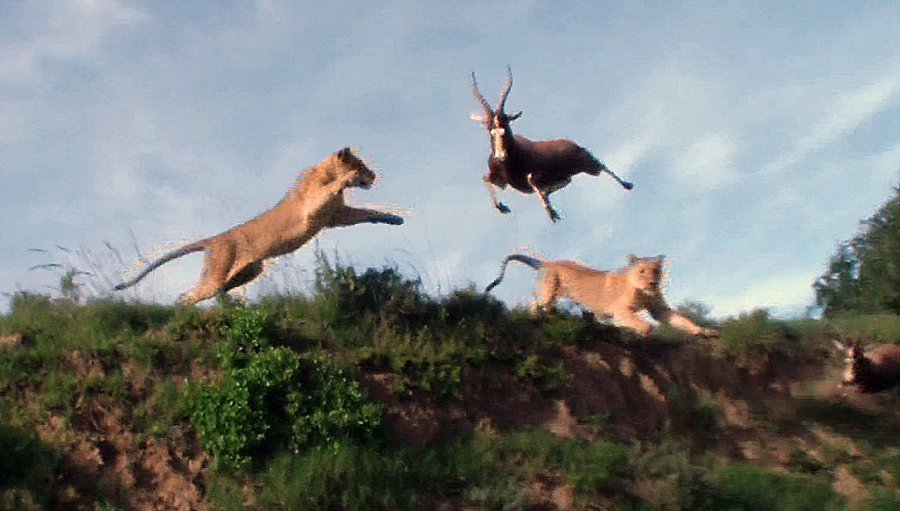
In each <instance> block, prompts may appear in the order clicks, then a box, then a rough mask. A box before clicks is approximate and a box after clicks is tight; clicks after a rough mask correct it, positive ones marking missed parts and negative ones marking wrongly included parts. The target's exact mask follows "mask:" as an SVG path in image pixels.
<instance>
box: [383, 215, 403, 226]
mask: <svg viewBox="0 0 900 511" xmlns="http://www.w3.org/2000/svg"><path fill="white" fill-rule="evenodd" d="M380 222H381V223H383V224H388V225H403V217H401V216H397V215H387V216H385V217H384V218H382V219H381V220H380Z"/></svg>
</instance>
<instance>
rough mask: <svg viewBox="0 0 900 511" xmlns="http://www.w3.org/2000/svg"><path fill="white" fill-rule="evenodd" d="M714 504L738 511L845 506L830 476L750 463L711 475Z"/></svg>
mask: <svg viewBox="0 0 900 511" xmlns="http://www.w3.org/2000/svg"><path fill="white" fill-rule="evenodd" d="M709 483H710V491H711V492H712V497H713V502H714V503H713V504H712V505H711V506H709V507H708V508H707V509H710V510H718V509H729V510H735V511H738V510H740V511H757V510H758V511H823V510H838V509H843V502H842V500H843V499H841V498H840V496H839V495H838V494H837V493H835V491H834V489H832V488H831V485H830V484H829V482H828V481H827V480H826V479H823V478H818V477H812V476H803V475H794V474H784V473H781V472H778V471H776V470H774V469H771V468H767V467H759V466H755V465H750V464H746V463H735V464H731V465H724V466H720V467H718V468H716V469H714V470H713V471H712V473H711V474H710V475H709Z"/></svg>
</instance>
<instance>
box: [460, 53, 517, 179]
mask: <svg viewBox="0 0 900 511" xmlns="http://www.w3.org/2000/svg"><path fill="white" fill-rule="evenodd" d="M510 89H512V70H511V69H510V68H509V66H507V68H506V83H505V84H504V85H503V90H501V91H500V100H499V101H497V108H496V109H493V108H491V105H490V103H488V102H487V100H486V99H484V96H482V95H481V91H479V90H478V82H477V81H475V73H474V72H473V73H472V93H473V94H474V95H475V99H477V100H478V102H479V103H480V104H481V108H482V109H483V110H484V113H483V114H472V116H471V117H472V119H473V120H476V121H478V122H481V123H483V124H484V126H485V127H486V128H487V130H488V133H490V134H491V157H493V158H496V159H498V160H500V161H503V160H505V159H506V156H507V154H508V151H507V147H506V142H505V140H506V138H504V137H506V135H507V134H510V135H512V130H511V129H510V127H509V123H510V122H512V121H515V120H516V119H518V118H519V117H520V116H521V115H522V112H521V111H519V112H516V113H514V114H512V115H507V114H506V112H504V111H503V106H504V105H505V104H506V97H507V96H509V91H510Z"/></svg>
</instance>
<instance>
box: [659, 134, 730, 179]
mask: <svg viewBox="0 0 900 511" xmlns="http://www.w3.org/2000/svg"><path fill="white" fill-rule="evenodd" d="M736 152H737V148H736V145H735V143H734V142H733V141H732V140H731V138H730V137H729V136H727V135H723V134H719V133H716V134H712V135H708V136H706V137H704V138H702V139H700V140H698V141H697V142H695V143H694V144H692V145H691V146H690V147H688V148H687V149H686V150H685V151H683V152H682V153H681V154H680V155H678V156H677V159H676V161H675V165H674V166H673V167H672V175H673V177H674V178H675V179H677V180H678V181H679V182H681V183H683V185H684V186H685V187H687V188H690V189H699V190H700V191H707V190H711V189H716V188H721V187H723V186H725V185H728V184H730V183H732V182H733V181H734V178H735V173H734V170H733V169H734V157H735V154H736Z"/></svg>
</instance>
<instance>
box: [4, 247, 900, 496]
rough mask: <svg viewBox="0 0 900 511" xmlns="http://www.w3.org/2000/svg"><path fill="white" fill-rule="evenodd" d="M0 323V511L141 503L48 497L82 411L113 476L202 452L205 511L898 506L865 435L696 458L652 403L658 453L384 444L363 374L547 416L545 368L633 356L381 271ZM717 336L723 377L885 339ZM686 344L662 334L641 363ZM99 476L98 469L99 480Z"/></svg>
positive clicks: (90, 487) (413, 397)
mask: <svg viewBox="0 0 900 511" xmlns="http://www.w3.org/2000/svg"><path fill="white" fill-rule="evenodd" d="M11 305H12V307H11V312H10V313H9V314H7V315H5V316H2V317H0V333H3V334H6V333H12V332H18V333H22V334H25V337H26V338H27V339H28V342H27V344H26V345H24V346H12V347H7V348H3V349H0V459H3V460H17V462H16V463H15V464H4V465H3V469H2V470H0V509H57V508H63V507H66V506H69V508H71V509H126V508H130V507H134V505H133V504H132V501H130V500H129V497H128V494H129V492H132V491H133V490H134V489H135V488H137V487H138V485H139V482H134V483H127V482H126V483H123V482H121V480H116V481H118V482H116V483H115V484H113V483H108V484H107V483H105V482H104V481H106V479H104V477H106V476H104V475H103V473H102V472H101V474H100V476H98V478H97V481H94V482H91V481H75V482H69V481H68V480H67V479H66V478H67V474H69V473H71V472H72V471H73V470H74V469H73V467H72V466H71V463H72V453H73V452H75V451H74V450H73V449H74V448H73V445H76V444H77V442H78V441H82V440H85V438H87V437H84V438H83V436H79V435H81V434H82V433H81V432H83V431H88V432H92V433H91V435H93V436H90V438H87V440H90V441H91V442H95V441H97V440H96V438H95V437H98V433H97V432H96V430H94V429H91V428H96V427H98V426H96V424H95V423H97V422H98V420H97V419H96V417H94V418H91V417H88V418H86V416H87V415H88V414H87V411H88V410H98V409H100V410H105V411H110V415H111V416H113V417H115V421H114V422H115V423H116V424H117V425H118V424H119V423H121V425H122V427H121V428H119V429H121V430H124V431H126V432H127V434H128V435H131V436H127V438H128V439H129V441H130V442H131V443H133V444H134V445H135V446H136V447H135V449H136V451H135V452H137V454H133V459H137V460H140V457H139V456H140V452H138V450H139V449H141V448H144V447H140V446H148V445H150V446H152V445H156V444H161V443H164V444H165V445H168V447H169V450H170V451H179V450H180V451H179V452H181V451H184V452H185V453H188V454H185V456H192V458H191V459H195V460H198V463H201V462H203V461H202V460H203V459H204V458H203V456H205V455H203V454H201V453H199V452H195V451H196V449H194V448H193V447H192V446H193V445H195V444H199V445H200V446H202V447H203V451H204V452H205V453H207V454H208V455H209V456H210V458H211V462H210V463H209V465H208V467H207V468H206V469H204V470H203V471H202V473H201V474H200V475H199V476H198V477H199V480H201V481H202V485H201V486H202V488H204V490H203V492H202V494H203V495H202V498H203V500H204V501H208V502H210V503H211V507H212V508H213V509H247V508H250V509H385V510H387V509H431V508H435V507H439V506H449V508H450V509H453V508H468V509H553V508H562V509H566V508H570V509H592V508H608V509H635V510H637V509H661V510H662V509H665V510H670V509H671V510H675V509H698V510H718V509H729V510H748V511H749V510H756V509H784V510H805V509H845V508H848V506H849V507H852V509H857V510H878V509H896V508H897V504H898V503H900V500H898V499H900V497H898V489H900V453H898V451H897V449H896V448H893V449H891V448H884V443H883V442H881V441H875V440H873V441H872V442H871V443H866V441H865V437H864V434H865V430H864V431H863V432H862V433H863V438H861V439H860V441H858V442H856V443H855V444H854V447H853V449H850V448H847V447H845V446H841V445H840V443H839V442H837V441H836V443H831V444H823V445H822V449H819V451H821V452H816V453H815V455H814V456H812V455H809V454H808V453H806V452H805V451H798V452H797V453H794V454H793V455H792V456H791V458H790V459H789V460H788V461H786V462H784V463H780V464H778V465H771V466H763V465H759V464H749V463H746V462H743V461H738V460H736V459H725V458H723V457H722V456H721V455H718V454H716V453H715V450H706V449H698V447H697V445H698V444H696V443H695V442H692V441H691V438H693V437H695V436H696V433H697V429H698V428H703V429H704V430H705V431H704V434H708V433H711V432H713V431H714V430H715V429H716V428H717V427H718V422H720V417H719V415H720V414H721V412H720V411H719V410H718V406H719V405H718V404H717V403H716V402H715V401H714V400H713V399H712V398H706V400H702V399H701V400H698V399H697V398H696V396H694V395H693V394H691V393H690V392H687V391H688V390H689V389H687V388H677V387H673V388H670V389H668V390H667V393H668V396H667V399H668V400H669V401H671V402H673V403H678V404H679V413H677V414H674V415H673V416H672V425H671V429H670V430H668V431H667V432H666V433H665V434H664V435H663V436H662V438H661V439H650V440H647V439H638V438H631V439H627V438H621V437H615V436H608V435H606V431H607V428H606V427H605V426H606V424H605V423H606V422H607V421H608V420H611V419H609V418H608V417H603V416H597V417H589V418H583V420H584V422H585V424H584V425H585V426H587V430H588V433H586V434H584V435H580V436H577V437H575V438H563V437H557V436H555V435H553V434H550V433H549V432H547V431H545V430H542V429H535V428H533V427H525V428H522V429H520V430H510V429H503V430H498V429H496V428H494V427H493V426H491V425H490V424H486V425H475V426H474V427H472V428H467V429H465V430H461V431H459V432H458V433H456V434H453V435H450V436H448V437H446V438H443V439H442V440H440V441H435V442H431V443H428V444H427V445H425V446H424V447H421V448H415V449H414V448H412V447H410V446H407V445H403V444H398V443H397V442H396V440H391V439H392V438H393V436H392V435H391V434H390V433H391V432H390V431H389V428H390V425H389V424H387V423H385V422H384V421H382V415H381V414H382V411H381V403H379V402H377V401H376V400H375V398H374V397H373V396H372V395H370V394H369V393H368V392H367V391H366V389H365V386H364V385H361V384H360V382H359V376H360V374H361V373H362V372H366V373H388V374H390V375H392V380H391V381H392V384H391V385H392V386H391V389H390V391H391V393H392V394H393V395H394V396H395V398H396V399H399V400H400V401H401V402H405V403H413V404H415V403H418V402H420V401H422V400H425V401H427V402H430V403H438V404H440V403H449V404H451V405H452V404H453V403H458V402H463V401H465V400H466V399H467V398H468V396H469V394H470V393H471V392H472V388H471V387H470V385H471V383H470V382H469V381H468V380H467V378H466V375H467V374H470V373H471V372H472V371H479V372H482V373H488V374H492V373H493V372H495V371H500V372H503V373H505V374H509V375H511V377H513V378H515V380H516V381H517V382H518V383H517V385H519V386H521V387H522V388H527V389H533V390H534V392H535V393H537V394H539V395H542V396H547V397H548V399H555V398H565V395H566V391H567V389H568V388H569V387H570V385H571V384H572V383H573V378H574V375H573V374H572V372H571V371H570V370H569V369H568V368H567V366H566V365H565V363H564V357H563V351H564V350H566V349H572V348H575V349H578V348H579V347H582V346H591V345H594V344H596V343H598V342H603V343H606V342H612V343H614V344H616V345H620V346H629V345H634V346H639V345H643V344H646V343H644V342H643V341H639V340H638V339H636V338H635V337H633V336H632V335H631V334H630V333H628V332H621V331H618V330H616V329H614V328H607V327H604V326H600V325H596V324H594V323H591V322H588V321H585V320H584V319H582V318H580V317H575V316H571V315H568V314H557V315H552V316H550V317H547V318H543V319H540V320H536V319H534V318H530V317H529V316H528V315H527V314H526V313H525V312H524V311H521V310H512V311H510V310H507V309H506V307H505V306H504V305H503V304H502V303H500V302H498V301H496V300H495V299H493V298H491V297H489V296H485V295H483V294H481V293H478V292H475V291H474V290H472V289H464V290H457V291H455V292H453V293H451V294H450V295H448V296H446V297H442V298H432V297H429V296H427V295H425V294H424V293H422V292H421V289H420V285H419V283H418V282H417V281H415V280H409V279H406V278H404V277H403V276H402V275H400V274H399V273H398V272H397V271H396V269H393V268H385V269H381V270H375V269H368V270H366V271H365V272H362V273H359V272H357V271H356V270H355V269H353V268H351V267H347V266H342V265H340V264H332V263H331V262H329V261H328V260H327V259H325V258H324V257H322V258H321V259H320V262H319V266H318V268H317V271H316V281H315V287H314V292H313V293H312V294H311V295H310V296H299V295H275V296H268V297H264V298H262V299H260V300H259V301H258V303H256V304H253V305H243V304H240V303H234V302H233V301H232V300H226V301H225V302H222V303H220V305H219V306H217V307H213V308H212V309H208V310H204V309H200V308H194V307H181V306H175V307H166V306H158V305H149V304H143V303H125V302H121V301H113V300H94V301H90V302H88V303H86V304H83V305H81V304H78V303H76V302H74V301H73V300H71V299H51V298H50V297H47V296H43V295H35V294H29V293H19V294H17V295H15V296H14V297H13V300H12V304H11ZM701 319H702V318H701ZM707 321H709V320H707ZM716 326H718V327H719V328H721V331H722V338H721V341H720V343H719V346H720V347H721V349H722V350H724V351H725V352H726V353H728V354H729V356H731V357H734V358H735V359H741V358H743V359H750V360H753V359H757V358H759V357H760V356H762V355H765V356H773V357H775V356H777V357H787V358H789V359H791V360H815V359H821V358H822V357H823V354H824V353H826V352H827V350H828V349H829V343H830V339H831V338H832V336H834V335H836V334H840V335H842V336H844V337H851V338H859V339H867V340H877V341H881V342H898V341H900V321H898V319H897V317H894V316H886V315H885V316H871V317H848V318H843V319H838V320H834V321H818V320H797V321H777V320H773V319H772V318H770V317H768V315H767V314H766V313H765V312H764V311H756V312H753V313H751V314H748V315H744V316H740V317H738V318H731V319H728V320H725V321H724V322H722V323H721V324H719V325H716ZM685 340H686V339H685V338H684V337H683V336H682V335H681V334H680V333H677V332H674V331H671V330H667V329H660V331H659V332H658V333H657V334H656V335H655V337H654V338H653V339H651V341H650V343H660V344H678V343H681V342H683V341H685ZM690 342H692V343H693V341H690ZM498 374H499V373H498ZM813 408H815V410H813ZM636 413H639V411H638V412H636ZM808 413H809V417H811V420H812V419H815V420H817V421H819V422H821V423H828V424H833V425H834V427H835V428H838V430H840V428H839V426H840V425H841V423H840V421H841V420H845V419H844V418H846V422H847V423H848V424H846V426H847V428H850V427H851V426H854V427H855V425H856V424H859V421H860V419H861V418H863V419H864V418H865V417H863V414H862V413H861V412H858V411H856V410H843V409H841V410H838V409H836V408H835V407H833V406H830V405H829V406H825V405H821V406H820V405H818V404H813V405H811V407H810V410H809V411H808ZM815 414H818V415H815ZM842 414H843V415H842ZM95 415H96V414H95ZM88 419H90V420H88ZM819 419H821V420H819ZM875 420H876V421H877V417H876V418H875ZM828 421H830V422H828ZM99 422H102V421H99ZM107 422H109V421H107ZM817 423H818V422H817ZM48 424H50V425H56V426H53V427H49V426H46V425H48ZM873 424H874V422H873ZM116 427H118V426H116ZM777 427H778V426H777V425H772V428H777ZM845 429H846V428H845ZM104 431H107V430H104ZM182 431H183V432H184V435H182V436H179V435H175V434H173V432H182ZM841 431H843V430H841ZM871 431H873V432H877V431H878V429H877V428H876V427H875V426H873V427H872V428H871ZM707 436H708V437H709V438H713V439H715V435H707ZM87 440H85V441H87ZM103 441H105V442H107V443H116V441H114V440H112V439H106V440H103ZM123 442H124V441H123ZM91 445H93V444H91ZM98 445H100V447H103V446H104V445H106V444H98ZM116 445H117V446H118V444H116ZM123 445H124V444H123ZM867 446H868V448H869V449H870V451H868V452H865V449H866V448H867ZM118 447H119V448H120V450H121V449H125V447H122V446H118ZM107 449H112V447H107ZM829 449H830V450H829ZM859 450H863V451H864V452H862V454H860V453H859V452H856V451H859ZM100 451H101V452H100V454H101V455H102V454H103V452H105V451H103V449H101V450H100ZM109 458H110V460H109V462H108V463H106V465H107V466H111V465H113V464H114V463H113V460H114V459H117V458H113V457H111V456H109ZM135 463H137V461H135ZM203 463H205V462H203ZM11 467H12V468H11ZM838 467H849V468H848V470H849V471H850V473H851V474H852V476H853V477H854V480H858V481H862V484H863V485H864V486H865V491H864V492H862V493H860V495H862V496H861V497H859V498H856V499H853V500H852V501H850V500H848V499H847V498H845V497H844V496H842V495H841V493H840V492H838V491H836V490H835V481H836V480H837V479H838V476H839V473H838V472H839V469H838ZM841 470H843V469H841ZM120 479H121V478H120ZM126 479H127V478H126ZM137 479H140V478H137ZM48 481H53V482H52V483H48ZM98 481H99V482H98ZM128 484H132V486H128ZM117 485H118V486H117Z"/></svg>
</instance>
